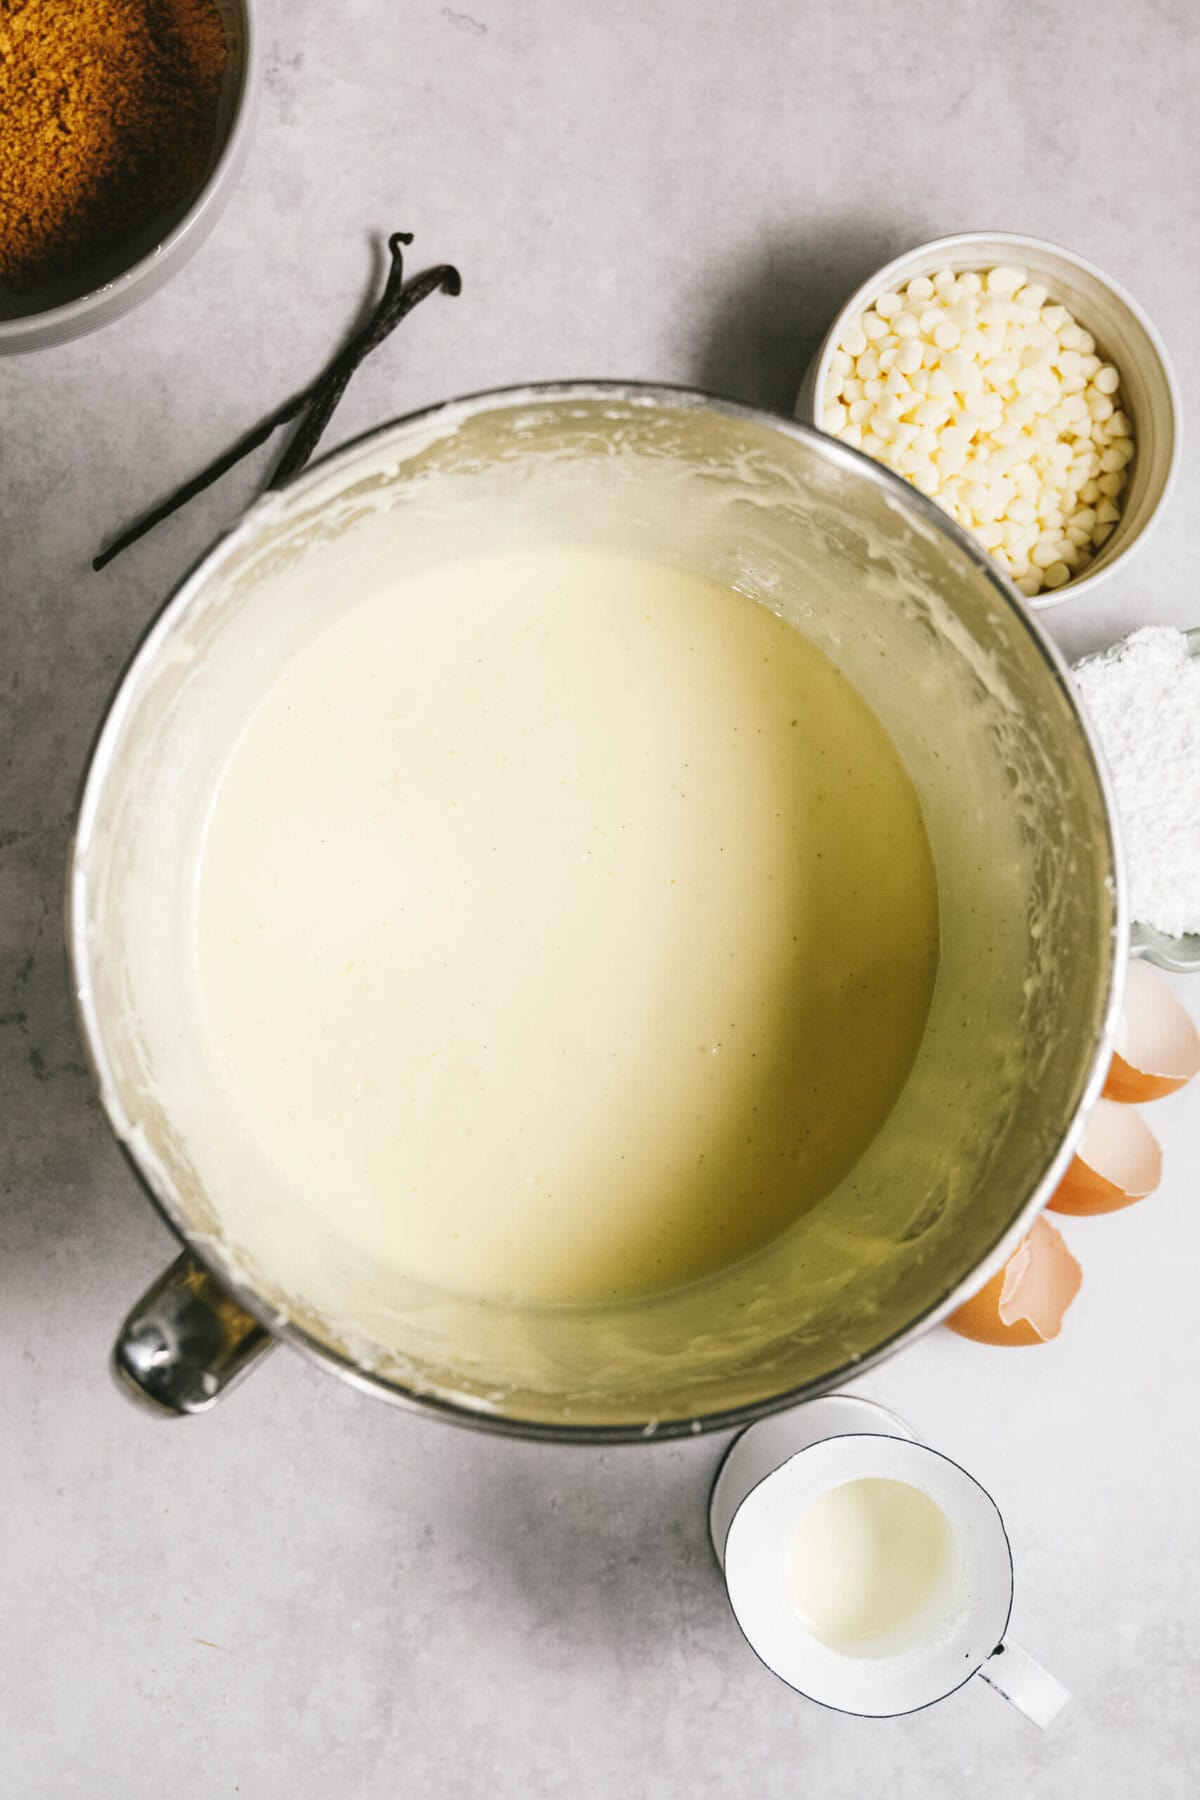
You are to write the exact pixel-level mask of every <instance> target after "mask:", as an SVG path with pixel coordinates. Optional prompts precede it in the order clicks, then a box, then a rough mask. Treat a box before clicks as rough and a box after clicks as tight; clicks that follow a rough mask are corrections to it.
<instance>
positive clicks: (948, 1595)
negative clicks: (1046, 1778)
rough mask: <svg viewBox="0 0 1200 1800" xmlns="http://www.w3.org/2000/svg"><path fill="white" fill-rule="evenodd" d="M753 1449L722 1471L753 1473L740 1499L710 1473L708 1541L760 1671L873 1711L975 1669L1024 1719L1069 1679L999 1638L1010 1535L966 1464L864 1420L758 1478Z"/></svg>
mask: <svg viewBox="0 0 1200 1800" xmlns="http://www.w3.org/2000/svg"><path fill="white" fill-rule="evenodd" d="M821 1404H822V1403H821V1402H817V1403H816V1405H817V1406H818V1407H819V1406H820V1405H821ZM826 1404H827V1405H829V1406H841V1407H843V1408H847V1407H849V1408H855V1409H857V1408H862V1409H863V1410H864V1411H865V1410H866V1407H865V1403H862V1402H847V1401H845V1400H839V1401H836V1402H829V1403H826ZM871 1410H874V1409H871ZM887 1417H888V1415H884V1418H885V1421H886V1419H887ZM830 1422H832V1421H830ZM897 1423H899V1422H897ZM752 1429H753V1428H752ZM900 1429H901V1430H904V1429H905V1428H904V1427H903V1426H901V1427H900ZM736 1448H737V1446H735V1450H736ZM751 1461H752V1458H746V1459H745V1461H744V1464H743V1469H742V1474H741V1476H736V1475H735V1476H733V1477H732V1479H733V1481H734V1485H735V1488H736V1487H737V1486H740V1483H741V1481H742V1480H744V1479H745V1478H746V1476H749V1477H750V1480H751V1482H752V1485H750V1486H749V1488H748V1490H747V1491H745V1492H744V1493H742V1494H741V1496H740V1498H738V1497H737V1494H736V1492H735V1493H734V1494H733V1495H731V1494H730V1492H729V1491H728V1489H729V1484H728V1483H726V1489H725V1492H724V1493H722V1492H721V1482H720V1479H719V1480H718V1487H717V1489H716V1490H714V1505H713V1528H714V1542H715V1543H716V1544H717V1548H718V1556H719V1558H721V1560H722V1561H723V1566H724V1572H725V1581H726V1586H727V1588H728V1592H729V1600H730V1604H731V1606H732V1608H733V1611H734V1615H735V1617H736V1619H737V1622H738V1624H739V1626H740V1627H741V1630H742V1632H743V1634H744V1636H745V1637H746V1639H747V1642H748V1643H749V1644H750V1647H751V1648H752V1649H753V1650H754V1651H755V1653H756V1655H757V1656H758V1657H759V1658H760V1659H761V1660H762V1661H763V1662H764V1663H765V1664H766V1665H767V1667H768V1668H769V1669H771V1670H772V1671H773V1672H774V1673H775V1674H776V1675H778V1676H779V1677H780V1678H781V1679H782V1680H783V1681H786V1682H787V1683H788V1685H789V1686H790V1687H793V1688H795V1689H796V1690H797V1692H799V1693H802V1694H804V1695H806V1696H807V1697H808V1698H809V1699H812V1700H816V1701H818V1702H819V1703H820V1704H821V1705H823V1706H829V1707H833V1708H836V1709H837V1710H839V1711H842V1712H850V1713H858V1714H863V1715H866V1716H869V1717H875V1718H880V1717H888V1716H892V1715H895V1714H898V1713H906V1712H913V1711H916V1710H917V1709H918V1708H920V1707H924V1706H929V1705H931V1704H932V1703H933V1702H934V1701H936V1700H941V1699H944V1698H945V1697H946V1695H948V1694H951V1693H953V1692H954V1690H955V1689H956V1688H959V1687H961V1686H962V1685H963V1683H964V1682H965V1681H967V1680H969V1679H970V1677H971V1676H972V1675H975V1674H979V1675H982V1676H983V1679H984V1680H985V1681H987V1682H988V1683H989V1685H990V1686H992V1687H994V1688H996V1689H997V1690H998V1691H999V1692H1000V1693H1002V1694H1003V1695H1004V1696H1005V1698H1006V1699H1008V1700H1010V1701H1011V1702H1012V1704H1013V1705H1014V1706H1016V1707H1017V1708H1018V1709H1019V1710H1020V1711H1021V1712H1023V1713H1024V1714H1025V1715H1026V1717H1027V1718H1029V1719H1031V1720H1032V1721H1033V1722H1034V1723H1035V1724H1037V1725H1041V1726H1046V1725H1049V1724H1050V1723H1051V1722H1052V1720H1053V1719H1054V1718H1055V1717H1056V1716H1057V1714H1058V1713H1059V1711H1060V1710H1061V1708H1062V1707H1063V1705H1064V1704H1065V1702H1066V1700H1067V1693H1066V1690H1065V1689H1064V1688H1063V1687H1062V1686H1061V1684H1060V1683H1059V1682H1058V1681H1057V1680H1056V1679H1055V1678H1054V1676H1052V1675H1050V1674H1049V1673H1048V1672H1047V1671H1046V1670H1045V1669H1043V1668H1041V1667H1040V1666H1039V1665H1038V1664H1037V1663H1036V1662H1034V1660H1033V1659H1032V1658H1031V1657H1030V1656H1028V1655H1027V1654H1026V1653H1025V1652H1024V1651H1023V1650H1021V1649H1019V1648H1018V1647H1017V1646H1016V1645H1014V1644H1012V1643H1010V1642H1007V1641H1006V1639H1005V1632H1006V1631H1007V1629H1008V1620H1009V1614H1010V1611H1011V1608H1012V1597H1013V1572H1012V1557H1011V1553H1010V1550H1009V1543H1008V1537H1007V1535H1006V1533H1005V1529H1004V1523H1003V1521H1002V1519H1001V1517H1000V1514H999V1512H998V1510H997V1508H996V1505H995V1502H994V1501H993V1500H992V1498H991V1496H990V1495H989V1494H988V1493H987V1492H986V1491H985V1490H984V1489H983V1488H982V1487H981V1486H980V1485H979V1483H978V1482H977V1481H976V1480H975V1479H974V1478H973V1477H972V1476H970V1475H968V1474H967V1472H966V1470H965V1469H962V1468H960V1467H959V1466H958V1464H957V1463H954V1462H952V1461H951V1460H950V1459H949V1457H946V1456H943V1455H941V1454H940V1453H939V1452H938V1451H936V1450H931V1449H929V1448H928V1446H927V1445H924V1444H921V1443H918V1442H916V1441H915V1440H913V1439H912V1438H911V1437H902V1436H889V1435H880V1434H878V1433H877V1432H867V1433H864V1432H861V1431H860V1432H854V1433H850V1434H848V1435H839V1436H830V1437H821V1438H818V1439H817V1440H816V1441H813V1442H810V1443H808V1444H807V1446H806V1447H804V1448H803V1449H800V1450H799V1451H797V1452H796V1454H794V1455H792V1456H790V1457H788V1459H787V1460H786V1461H785V1462H783V1463H781V1464H779V1465H778V1466H777V1467H775V1468H773V1469H772V1470H771V1471H770V1472H769V1473H766V1474H765V1475H762V1476H761V1478H760V1479H757V1480H755V1479H754V1477H755V1471H754V1470H753V1468H752V1467H751V1466H750V1464H751ZM731 1498H732V1499H733V1500H734V1501H735V1505H734V1510H733V1513H732V1520H731V1522H730V1523H729V1525H728V1530H727V1532H726V1533H725V1535H724V1539H723V1544H722V1543H721V1541H720V1539H721V1531H720V1527H721V1524H722V1523H723V1519H722V1518H721V1517H720V1516H719V1515H720V1514H721V1513H722V1512H723V1511H727V1509H728V1506H729V1503H730V1500H731Z"/></svg>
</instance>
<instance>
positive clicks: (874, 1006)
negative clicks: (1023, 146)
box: [194, 551, 937, 1302]
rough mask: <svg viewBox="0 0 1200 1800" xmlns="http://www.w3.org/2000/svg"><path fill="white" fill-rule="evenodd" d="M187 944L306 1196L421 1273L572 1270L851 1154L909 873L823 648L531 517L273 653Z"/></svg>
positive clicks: (887, 1035) (660, 1260)
mask: <svg viewBox="0 0 1200 1800" xmlns="http://www.w3.org/2000/svg"><path fill="white" fill-rule="evenodd" d="M194 941H195V957H196V974H197V980H198V983H199V990H200V997H201V1003H202V1007H203V1012H204V1016H205V1020H206V1024H207V1028H208V1032H209V1036H210V1040H211V1044H212V1047H213V1051H214V1054H215V1055H216V1057H217V1058H218V1060H219V1062H220V1064H221V1067H222V1069H223V1071H224V1074H225V1076H226V1077H227V1079H228V1081H229V1083H230V1085H231V1087H232V1089H233V1091H234V1093H235V1094H236V1096H237V1100H238V1102H239V1104H240V1106H241V1108H242V1109H243V1112H244V1115H245V1117H246V1119H247V1120H248V1121H249V1122H250V1124H251V1127H252V1129H253V1132H254V1133H255V1135H256V1136H257V1138H258V1139H259V1141H260V1143H261V1144H262V1146H263V1147H264V1148H265V1149H266V1151H267V1152H268V1154H269V1155H270V1156H271V1157H272V1158H273V1160H274V1161H275V1162H276V1163H277V1164H278V1166H279V1168H280V1169H281V1171H282V1172H283V1174H284V1177H285V1179H286V1180H287V1181H288V1183H289V1184H290V1186H291V1187H292V1189H293V1191H294V1192H295V1195H296V1199H297V1206H298V1207H309V1208H312V1209H315V1210H316V1211H317V1212H318V1213H319V1214H321V1215H322V1216H323V1217H324V1218H326V1219H327V1220H331V1221H334V1222H335V1223H336V1225H337V1227H338V1229H339V1231H340V1232H342V1233H344V1235H345V1236H346V1238H347V1239H349V1240H350V1241H351V1242H352V1243H353V1244H355V1245H356V1246H357V1247H358V1248H359V1249H360V1250H361V1251H363V1252H365V1253H366V1254H367V1255H368V1256H370V1257H372V1258H379V1259H382V1260H384V1261H386V1262H388V1263H391V1264H394V1265H395V1266H396V1267H398V1268H400V1269H403V1270H404V1271H406V1272H407V1273H409V1274H412V1275H414V1276H416V1277H418V1278H421V1279H424V1280H427V1281H429V1282H431V1283H433V1284H435V1285H436V1286H440V1287H447V1288H452V1289H455V1290H458V1291H465V1292H471V1293H478V1294H482V1295H487V1296H495V1297H498V1298H499V1297H518V1298H524V1299H530V1300H540V1301H549V1302H555V1301H598V1300H605V1299H611V1298H623V1297H627V1296H629V1295H632V1294H637V1293H641V1292H646V1291H650V1290H654V1289H656V1288H663V1287H671V1286H675V1285H677V1284H679V1283H683V1282H687V1281H692V1280H695V1279H696V1278H698V1277H700V1276H703V1275H705V1274H707V1273H709V1272H711V1271H712V1270H714V1269H716V1268H719V1267H721V1266H723V1265H725V1264H728V1263H730V1262H732V1261H735V1260H737V1259H739V1258H741V1257H743V1256H745V1255H746V1254H748V1253H749V1252H751V1251H753V1250H755V1249H756V1248H758V1247H759V1246H760V1245H761V1244H763V1243H764V1242H766V1241H767V1240H768V1239H770V1238H771V1237H773V1236H775V1235H776V1234H777V1233H778V1232H780V1231H781V1230H783V1229H784V1228H785V1227H786V1226H788V1225H789V1224H790V1223H791V1222H792V1221H793V1220H795V1219H796V1218H797V1217H798V1216H799V1215H800V1214H801V1213H802V1212H803V1211H805V1210H806V1209H807V1208H808V1207H810V1206H811V1205H813V1204H814V1203H815V1201H816V1200H817V1199H819V1198H820V1196H821V1195H822V1194H824V1193H826V1192H827V1191H828V1190H829V1189H830V1188H831V1187H832V1186H833V1185H834V1184H835V1183H836V1182H837V1181H838V1180H839V1179H840V1178H841V1177H842V1176H843V1175H844V1174H845V1173H846V1171H847V1170H848V1169H850V1168H851V1166H852V1165H853V1163H854V1162H855V1160H856V1159H857V1157H858V1156H859V1155H860V1154H861V1152H862V1150H863V1149H864V1148H865V1146H866V1144H867V1143H868V1142H869V1141H870V1139H871V1138H872V1137H873V1136H874V1134H875V1133H876V1131H877V1130H878V1129H879V1127H880V1125H881V1124H882V1122H883V1120H884V1119H885V1118H886V1116H887V1114H888V1112H889V1111H890V1109H891V1107H892V1105H893V1103H894V1101H895V1099H896V1097H897V1095H898V1093H899V1091H900V1088H901V1087H902V1085H903V1083H904V1081H905V1078H906V1076H907V1074H908V1072H909V1069H910V1067H911V1064H912V1060H913V1057H914V1055H915V1052H916V1049H917V1047H918V1044H919V1042H920V1037H921V1032H922V1029H923V1026H924V1021H925V1017H926V1013H927V1010H928V1005H929V999H930V994H931V990H932V983H933V979H934V972H935V967H936V953H937V950H936V947H937V900H936V885H935V878H934V873H933V868H932V863H931V859H930V854H929V849H928V844H927V841H926V837H925V832H924V828H923V825H922V822H921V817H920V811H919V807H918V803H917V799H916V796H915V794H914V791H913V789H912V786H911V783H910V782H909V780H908V777H907V776H906V774H905V772H904V770H903V768H902V766H901V764H900V762H899V760H898V758H897V756H896V754H895V752H894V750H893V749H892V746H891V744H890V742H889V740H888V739H887V737H886V735H885V734H884V732H883V730H882V728H881V727H880V726H879V725H878V723H877V722H876V720H875V718H874V716H873V715H872V713H871V712H870V711H869V710H868V709H867V707H866V706H865V704H864V703H863V701H862V700H861V699H860V698H859V697H858V695H857V693H856V692H855V690H854V689H853V688H852V687H851V686H850V685H849V684H848V683H847V682H846V681H845V680H844V679H843V677H842V676H840V675H839V674H838V672H837V671H836V670H835V669H834V667H833V665H832V664H831V663H830V662H829V661H828V660H827V659H826V658H825V657H824V656H823V655H822V654H821V653H820V652H819V651H818V650H816V649H815V648H814V647H813V646H812V645H811V644H809V643H808V642H807V640H805V639H804V638H803V637H802V636H800V635H799V634H798V633H797V632H796V631H795V630H793V629H791V628H790V627H787V626H785V625H783V624H782V623H781V622H780V621H779V620H777V619H776V618H775V617H774V616H773V615H772V614H770V613H769V612H767V611H766V610H765V609H764V608H763V607H761V606H760V605H758V604H757V603H756V602H754V601H752V600H750V599H748V598H746V597H745V596H743V595H740V594H737V593H735V592H734V591H732V590H730V589H727V588H724V587H721V586H719V585H717V584H715V583H712V582H710V581H707V580H705V579H702V578H701V577H698V576H693V575H689V574H685V573H681V572H679V571H675V570H671V569H667V568H664V567H661V566H659V565H657V564H654V563H650V562H643V561H639V560H634V559H628V558H622V557H618V556H609V555H604V554H600V553H596V554H591V553H586V552H581V551H561V552H558V551H554V552H546V553H535V554H530V555H527V556H526V555H522V556H516V555H513V556H506V557H503V558H499V557H497V558H495V559H489V560H486V561H472V562H465V563H463V564H461V565H457V566H454V567H450V568H444V569H440V570H438V571H436V572H434V573H433V574H429V575H425V576H421V577H419V578H414V579H411V580H409V581H407V582H403V581H402V582H398V583H397V585H396V586H395V587H394V588H393V589H391V590H389V591H386V592H381V593H378V594H376V595H373V596H371V597H369V598H368V599H365V600H363V601H362V602H360V603H358V604H356V605H353V606H352V607H351V608H350V609H349V610H348V611H347V612H346V613H345V614H344V615H343V616H342V617H341V618H340V619H339V620H338V622H337V623H336V624H334V625H333V626H332V627H330V628H329V629H327V630H326V631H325V632H324V633H323V634H322V635H321V636H320V637H319V638H318V639H317V640H316V641H315V642H313V643H311V644H310V645H308V646H307V647H306V648H305V649H304V650H303V651H302V652H301V653H300V654H299V655H298V656H297V657H296V658H295V660H294V661H293V662H292V663H291V664H290V666H288V667H287V668H286V670H285V671H284V672H283V674H282V675H281V677H280V678H279V680H278V681H277V682H276V684H275V685H274V687H273V688H272V689H271V690H270V691H269V692H268V694H267V695H266V697H265V699H264V700H263V702H262V703H261V705H260V707H259V708H258V710H257V712H256V713H255V714H254V716H253V717H252V718H251V719H250V721H249V723H248V725H247V727H246V729H245V731H244V732H243V734H242V736H241V738H240V740H239V741H238V743H237V744H236V746H234V748H233V750H232V753H231V756H230V758H229V761H228V764H227V766H226V768H225V771H224V774H223V777H222V779H221V781H220V784H219V787H218V789H217V792H216V795H215V799H214V803H213V807H212V812H211V817H210V820H209V824H208V828H207V832H206V837H205V842H204V848H203V853H202V858H201V864H200V870H199V874H198V879H197V888H196V917H195V940H194Z"/></svg>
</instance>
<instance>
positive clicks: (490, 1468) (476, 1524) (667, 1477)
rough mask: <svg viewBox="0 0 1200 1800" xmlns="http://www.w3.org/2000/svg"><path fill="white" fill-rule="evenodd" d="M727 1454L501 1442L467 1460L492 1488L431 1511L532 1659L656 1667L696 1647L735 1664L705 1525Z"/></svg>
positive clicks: (704, 1445)
mask: <svg viewBox="0 0 1200 1800" xmlns="http://www.w3.org/2000/svg"><path fill="white" fill-rule="evenodd" d="M723 1446H724V1440H723V1439H721V1440H715V1439H712V1438H708V1439H705V1440H703V1441H701V1442H697V1443H687V1444H670V1445H645V1446H643V1445H627V1446H621V1447H617V1448H614V1449H603V1450H598V1449H595V1448H590V1449H588V1448H579V1447H571V1448H564V1449H557V1448H553V1447H549V1446H546V1445H537V1444H523V1443H503V1442H493V1443H491V1444H489V1446H488V1454H487V1460H486V1462H484V1461H483V1460H482V1458H480V1459H478V1460H474V1462H473V1466H474V1468H475V1469H477V1470H479V1469H483V1468H486V1470H487V1475H488V1479H487V1485H486V1487H473V1486H472V1487H467V1488H465V1489H464V1488H462V1487H461V1486H460V1487H458V1488H457V1491H455V1492H453V1493H450V1494H447V1495H446V1496H445V1497H444V1505H442V1506H440V1507H437V1508H435V1509H433V1510H434V1514H435V1516H436V1517H438V1520H439V1522H438V1524H437V1526H436V1533H437V1537H438V1539H439V1544H440V1550H441V1554H442V1555H443V1557H444V1558H445V1559H446V1560H447V1561H448V1562H450V1563H451V1564H453V1563H454V1562H455V1561H457V1560H458V1559H459V1558H461V1559H463V1560H464V1561H466V1562H468V1563H469V1564H473V1565H474V1568H475V1571H476V1579H477V1583H478V1588H477V1591H478V1595H479V1600H480V1604H481V1605H483V1604H486V1606H487V1607H488V1608H496V1609H499V1610H500V1611H501V1612H502V1613H503V1614H504V1615H505V1616H507V1617H509V1618H510V1619H511V1620H512V1622H513V1624H514V1626H515V1627H516V1628H517V1631H518V1633H519V1635H520V1637H521V1638H522V1639H524V1640H525V1643H526V1645H527V1647H528V1649H529V1651H530V1654H531V1657H532V1660H534V1661H538V1660H540V1659H542V1658H543V1657H544V1658H546V1659H548V1660H551V1661H552V1660H554V1659H555V1658H556V1657H558V1656H561V1655H564V1654H568V1653H569V1654H570V1655H571V1656H572V1657H573V1658H574V1657H579V1658H580V1659H581V1660H582V1661H584V1662H585V1663H587V1662H595V1661H598V1662H600V1663H603V1664H610V1663H615V1664H617V1665H619V1666H621V1667H623V1668H627V1669H636V1668H644V1669H654V1668H659V1669H661V1668H662V1666H663V1664H664V1662H674V1661H675V1660H676V1659H677V1658H678V1657H680V1656H681V1655H686V1654H688V1653H689V1651H690V1653H691V1654H693V1655H698V1656H700V1657H701V1658H702V1659H703V1660H705V1661H707V1660H709V1659H711V1658H713V1657H714V1656H715V1657H716V1658H717V1660H718V1662H719V1663H721V1664H724V1662H725V1659H726V1658H727V1657H728V1658H729V1659H730V1661H731V1662H732V1663H733V1664H734V1666H735V1667H736V1665H737V1661H738V1650H739V1638H738V1634H737V1630H736V1627H735V1625H734V1622H733V1619H732V1617H731V1615H730V1614H729V1610H728V1605H727V1602H726V1599H725V1591H724V1585H723V1583H722V1580H721V1575H720V1571H719V1570H718V1568H717V1564H716V1561H715V1559H714V1557H713V1554H712V1548H711V1545H710V1543H709V1539H708V1528H707V1509H708V1494H709V1488H710V1486H711V1483H712V1478H713V1473H714V1471H715V1469H716V1466H717V1463H718V1461H719V1458H720V1455H721V1451H722V1449H723ZM456 1465H457V1459H455V1461H453V1462H452V1461H449V1460H448V1461H447V1463H444V1464H440V1466H438V1468H437V1471H436V1473H437V1474H438V1475H440V1474H441V1473H442V1470H443V1469H446V1468H450V1467H455V1466H456ZM426 1503H427V1504H428V1496H426Z"/></svg>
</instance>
